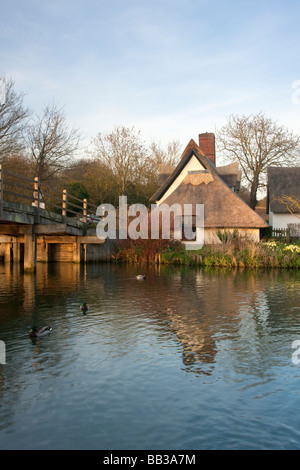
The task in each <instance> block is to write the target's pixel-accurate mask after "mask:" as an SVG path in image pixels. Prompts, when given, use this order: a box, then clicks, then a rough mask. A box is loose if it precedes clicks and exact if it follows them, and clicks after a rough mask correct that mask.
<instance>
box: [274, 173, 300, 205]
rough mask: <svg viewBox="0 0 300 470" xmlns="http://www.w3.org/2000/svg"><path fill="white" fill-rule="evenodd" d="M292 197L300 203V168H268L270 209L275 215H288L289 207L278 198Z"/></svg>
mask: <svg viewBox="0 0 300 470" xmlns="http://www.w3.org/2000/svg"><path fill="white" fill-rule="evenodd" d="M282 196H292V197H294V198H295V199H297V200H298V201H300V167H269V168H268V209H269V210H271V212H274V213H288V212H289V210H288V208H287V206H286V205H285V204H283V203H281V202H280V201H278V200H277V198H281V197H282Z"/></svg>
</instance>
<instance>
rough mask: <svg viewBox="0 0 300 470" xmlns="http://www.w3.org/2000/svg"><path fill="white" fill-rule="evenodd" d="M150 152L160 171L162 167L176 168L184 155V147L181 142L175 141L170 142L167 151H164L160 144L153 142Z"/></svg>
mask: <svg viewBox="0 0 300 470" xmlns="http://www.w3.org/2000/svg"><path fill="white" fill-rule="evenodd" d="M150 152H151V158H152V159H153V161H154V163H155V166H156V169H157V170H158V168H159V166H160V165H166V166H176V165H177V163H178V161H179V158H180V155H181V153H182V147H181V144H180V142H179V141H177V140H174V141H172V142H170V143H169V144H168V146H167V149H166V150H164V149H162V148H161V146H160V145H159V144H157V143H156V142H154V141H153V142H152V143H151V145H150Z"/></svg>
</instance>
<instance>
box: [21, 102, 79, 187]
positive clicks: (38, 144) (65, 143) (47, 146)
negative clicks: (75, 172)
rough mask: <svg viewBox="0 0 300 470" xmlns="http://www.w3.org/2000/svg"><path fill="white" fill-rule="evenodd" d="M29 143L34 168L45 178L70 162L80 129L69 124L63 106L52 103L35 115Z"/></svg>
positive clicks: (38, 174) (75, 148)
mask: <svg viewBox="0 0 300 470" xmlns="http://www.w3.org/2000/svg"><path fill="white" fill-rule="evenodd" d="M26 143H27V146H28V152H29V158H30V160H31V161H32V163H33V166H34V172H35V174H36V175H37V176H38V177H39V178H40V180H41V181H45V180H47V179H49V178H51V177H52V176H53V175H55V174H56V173H57V172H59V171H60V170H62V169H64V168H66V166H67V164H68V163H70V161H71V159H72V157H73V155H74V153H75V152H76V150H77V149H78V145H79V132H78V130H77V129H74V128H72V129H69V128H68V125H67V120H66V116H65V113H64V111H63V109H62V108H58V107H56V106H55V105H54V104H52V105H51V106H46V107H45V109H44V110H43V112H42V114H41V115H40V116H35V117H34V119H33V122H32V124H31V125H30V126H29V129H28V133H27V137H26Z"/></svg>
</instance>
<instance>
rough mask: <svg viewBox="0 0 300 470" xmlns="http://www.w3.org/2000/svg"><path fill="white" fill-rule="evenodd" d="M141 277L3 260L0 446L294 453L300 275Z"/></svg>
mask: <svg viewBox="0 0 300 470" xmlns="http://www.w3.org/2000/svg"><path fill="white" fill-rule="evenodd" d="M138 273H139V272H138V268H137V267H136V266H131V265H126V266H115V265H111V264H100V265H87V266H78V265H73V264H63V263H62V264H55V263H53V264H49V265H48V266H47V265H43V264H39V265H38V268H37V273H36V275H30V274H24V273H23V272H22V271H21V268H20V267H19V266H12V267H10V266H8V265H4V264H3V265H0V340H1V344H2V362H4V357H3V349H4V352H5V363H2V364H0V449H71V450H72V449H91V450H93V449H99V450H100V449H105V450H109V449H110V450H114V449H121V450H132V449H136V450H138V449H143V450H159V449H165V450H166V449H168V450H196V449H200V450H201V449H299V448H300V414H299V411H298V410H299V406H300V380H299V379H300V363H298V362H299V359H300V351H299V354H297V350H298V349H299V346H298V348H295V344H293V343H294V341H298V340H300V272H299V271H298V272H297V271H285V272H283V271H281V272H280V271H275V270H273V271H262V272H255V271H242V272H241V271H236V272H232V271H226V270H220V269H218V270H203V269H198V268H187V267H170V266H169V267H168V266H161V267H153V268H151V269H150V268H149V269H147V270H146V274H147V278H146V280H145V281H138V280H137V279H136V278H135V275H136V274H138ZM84 301H86V302H88V304H89V305H90V309H89V311H88V312H87V314H83V313H82V312H81V310H80V308H79V307H80V305H81V303H82V302H84ZM34 325H36V326H38V327H41V326H44V325H51V326H52V331H51V334H50V335H49V336H47V337H44V338H37V339H34V340H32V339H30V338H29V335H28V331H29V329H30V328H31V326H34Z"/></svg>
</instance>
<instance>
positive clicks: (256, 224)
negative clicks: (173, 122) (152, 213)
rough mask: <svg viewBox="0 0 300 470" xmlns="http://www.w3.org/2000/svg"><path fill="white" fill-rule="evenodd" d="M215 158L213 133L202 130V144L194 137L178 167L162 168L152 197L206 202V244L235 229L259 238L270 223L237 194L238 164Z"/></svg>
mask: <svg viewBox="0 0 300 470" xmlns="http://www.w3.org/2000/svg"><path fill="white" fill-rule="evenodd" d="M215 158H216V157H215V136H214V134H213V133H205V134H200V135H199V145H197V144H196V143H195V141H194V140H191V141H190V142H189V144H188V145H187V147H186V148H185V150H184V152H183V154H182V156H181V160H180V162H179V164H178V165H177V166H176V167H175V168H173V167H167V168H161V169H160V176H159V184H160V188H159V189H158V191H157V192H156V193H155V194H154V195H153V196H152V198H151V200H152V201H154V202H155V203H156V204H157V205H158V206H159V205H161V204H162V203H165V204H168V205H169V206H171V205H173V204H174V203H177V204H180V205H182V206H183V205H184V204H192V205H193V208H194V207H196V204H203V205H204V243H205V244H215V243H220V233H225V231H226V232H227V233H229V232H233V231H234V230H236V231H238V233H239V235H240V236H245V237H248V238H249V239H251V240H254V241H259V239H260V229H261V228H263V227H267V223H266V222H265V221H264V220H263V219H262V218H261V217H260V216H259V215H258V214H256V213H255V211H253V210H252V209H251V208H250V207H249V206H248V205H247V204H246V203H245V202H244V201H243V200H242V199H241V198H240V197H239V196H238V191H239V186H240V177H241V174H240V171H239V168H238V164H231V165H227V166H223V167H219V168H218V167H216V161H215Z"/></svg>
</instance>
